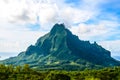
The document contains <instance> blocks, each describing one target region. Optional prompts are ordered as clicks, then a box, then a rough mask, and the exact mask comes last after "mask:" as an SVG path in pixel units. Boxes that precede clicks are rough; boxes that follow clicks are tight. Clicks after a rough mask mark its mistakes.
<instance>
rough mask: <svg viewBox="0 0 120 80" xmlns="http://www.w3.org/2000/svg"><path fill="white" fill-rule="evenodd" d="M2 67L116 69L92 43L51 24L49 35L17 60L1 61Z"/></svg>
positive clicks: (116, 62)
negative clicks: (6, 65)
mask: <svg viewBox="0 0 120 80" xmlns="http://www.w3.org/2000/svg"><path fill="white" fill-rule="evenodd" d="M1 63H4V64H14V65H23V64H30V66H31V67H34V68H42V69H43V68H44V69H46V68H47V69H68V70H69V69H70V70H72V69H73V70H74V69H85V68H89V69H91V68H99V67H107V66H118V65H120V63H119V62H118V61H116V60H114V59H113V58H112V57H111V55H110V52H109V51H108V50H105V49H104V48H102V47H101V46H99V45H98V44H97V43H96V42H94V43H93V44H91V43H90V42H89V41H82V40H79V38H78V37H77V36H75V35H73V34H72V33H71V32H70V31H69V30H68V29H66V28H65V26H64V25H63V24H55V25H54V26H53V28H52V29H51V31H50V32H49V33H47V34H46V35H44V36H43V37H40V38H39V39H38V40H37V42H36V44H35V45H30V46H29V47H28V48H27V50H26V51H24V52H21V53H20V54H19V55H18V56H16V57H12V58H9V59H6V60H4V61H2V62H1Z"/></svg>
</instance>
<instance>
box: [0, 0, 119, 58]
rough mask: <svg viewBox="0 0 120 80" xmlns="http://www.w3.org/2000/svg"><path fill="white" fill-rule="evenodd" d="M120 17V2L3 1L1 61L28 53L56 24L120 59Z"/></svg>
mask: <svg viewBox="0 0 120 80" xmlns="http://www.w3.org/2000/svg"><path fill="white" fill-rule="evenodd" d="M119 17H120V1H119V0H0V32H1V34H0V52H3V53H0V55H2V56H3V57H1V59H4V58H5V57H4V55H5V56H6V55H7V56H8V57H10V56H14V55H17V54H18V53H19V52H21V51H25V50H26V48H27V47H28V46H29V45H31V44H34V43H35V42H36V40H37V39H38V38H39V37H40V36H42V35H44V34H45V33H48V32H49V31H50V29H51V28H52V26H53V25H54V24H55V23H64V24H65V25H66V27H67V28H68V29H69V30H71V31H72V32H73V33H74V34H76V35H78V36H79V38H80V39H81V40H90V41H91V42H94V41H96V42H98V43H99V44H100V45H102V46H103V47H104V48H106V49H108V50H110V51H111V53H112V56H119V55H120V45H119V44H120V36H119V35H120V18H119ZM12 53H13V54H12ZM15 53H16V54H15Z"/></svg>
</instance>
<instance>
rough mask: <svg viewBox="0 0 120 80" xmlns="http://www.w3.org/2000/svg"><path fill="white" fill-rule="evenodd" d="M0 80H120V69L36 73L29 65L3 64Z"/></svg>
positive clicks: (0, 66) (0, 68) (0, 69)
mask: <svg viewBox="0 0 120 80" xmlns="http://www.w3.org/2000/svg"><path fill="white" fill-rule="evenodd" d="M0 80H120V67H113V68H104V69H100V70H84V71H64V70H49V71H39V70H38V71H36V70H34V69H31V68H30V67H29V65H28V64H25V65H24V66H22V67H21V66H16V67H14V66H13V65H8V66H5V65H2V64H1V65H0Z"/></svg>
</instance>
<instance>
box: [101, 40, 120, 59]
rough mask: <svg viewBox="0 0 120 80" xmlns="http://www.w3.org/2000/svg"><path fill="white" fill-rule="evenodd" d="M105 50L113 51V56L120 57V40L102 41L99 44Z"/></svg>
mask: <svg viewBox="0 0 120 80" xmlns="http://www.w3.org/2000/svg"><path fill="white" fill-rule="evenodd" d="M99 44H101V45H102V46H104V48H106V49H107V50H110V51H111V53H112V54H111V55H112V56H113V57H114V56H119V55H120V45H119V44H120V40H114V41H101V42H99Z"/></svg>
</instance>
